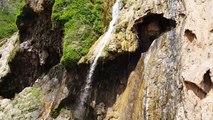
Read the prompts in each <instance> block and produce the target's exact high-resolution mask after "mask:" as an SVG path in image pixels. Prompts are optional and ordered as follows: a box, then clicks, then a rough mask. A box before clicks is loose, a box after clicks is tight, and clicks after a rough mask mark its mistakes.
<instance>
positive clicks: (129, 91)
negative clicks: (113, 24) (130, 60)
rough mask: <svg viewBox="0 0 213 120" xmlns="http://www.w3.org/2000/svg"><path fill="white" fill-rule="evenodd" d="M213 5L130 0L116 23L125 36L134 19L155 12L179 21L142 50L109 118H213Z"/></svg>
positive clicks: (107, 116)
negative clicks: (212, 70)
mask: <svg viewBox="0 0 213 120" xmlns="http://www.w3.org/2000/svg"><path fill="white" fill-rule="evenodd" d="M212 5H213V2H212V1H207V0H206V1H196V0H191V1H182V2H181V1H178V0H173V1H170V0H169V1H152V0H149V1H140V0H136V1H133V0H127V2H126V5H125V6H124V7H123V9H122V11H123V14H122V16H121V17H120V21H119V22H118V24H117V26H118V28H120V29H121V30H122V29H124V30H126V32H122V33H120V35H122V34H124V33H131V31H130V30H131V29H132V26H133V24H135V23H134V21H135V20H136V21H137V20H138V18H141V17H142V18H143V17H145V16H146V15H148V14H150V13H154V14H163V17H165V18H167V19H172V20H175V21H176V27H175V28H172V29H171V30H170V31H168V32H165V33H163V34H161V36H160V37H159V38H157V39H155V40H154V42H153V43H152V45H151V46H150V48H149V49H148V51H147V52H145V53H142V55H141V59H140V60H139V62H138V64H137V66H136V68H135V70H134V71H133V72H132V73H131V75H130V76H129V79H128V83H127V87H126V89H125V91H124V92H123V93H122V94H121V95H120V97H119V98H118V99H117V101H116V103H115V104H114V105H113V107H112V108H108V112H107V115H106V118H105V119H106V120H108V119H110V120H111V119H112V120H141V119H145V120H146V119H178V120H182V119H193V120H200V119H203V120H210V119H213V113H212V108H213V104H212V101H211V100H210V99H212V75H211V74H212V72H211V69H212V67H211V66H212V65H211V63H212V58H211V56H212V55H211V52H210V51H211V49H212V27H213V26H212V24H213V22H212V21H211V20H210V19H211V18H212V17H213V14H212V13H211V11H212ZM203 11H205V13H203ZM207 16H208V17H207ZM141 21H142V22H145V20H144V21H143V19H141ZM124 23H126V24H124ZM168 24H169V23H168ZM124 25H126V26H127V27H122V26H124ZM128 30H129V31H128ZM130 35H132V36H134V32H132V33H131V34H130ZM133 38H135V37H133ZM133 38H132V39H131V40H132V41H134V40H135V41H137V40H140V39H136V38H135V39H133ZM112 40H113V39H112ZM116 40H117V39H116ZM118 41H121V40H118ZM125 41H126V42H129V41H128V39H125ZM110 43H112V42H110ZM117 43H118V46H119V42H117ZM120 46H122V42H120ZM121 48H122V47H121ZM121 50H124V49H121Z"/></svg>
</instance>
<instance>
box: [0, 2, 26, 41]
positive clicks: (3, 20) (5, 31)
mask: <svg viewBox="0 0 213 120" xmlns="http://www.w3.org/2000/svg"><path fill="white" fill-rule="evenodd" d="M22 4H23V2H22V0H10V1H6V0H2V1H1V4H0V16H1V17H0V25H1V27H0V39H2V38H5V37H9V36H10V35H12V34H13V33H14V32H16V31H17V30H18V29H17V27H16V15H17V12H18V10H19V8H20V7H21V5H22Z"/></svg>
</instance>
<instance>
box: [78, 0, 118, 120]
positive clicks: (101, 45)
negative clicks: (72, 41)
mask: <svg viewBox="0 0 213 120" xmlns="http://www.w3.org/2000/svg"><path fill="white" fill-rule="evenodd" d="M121 7H122V2H121V0H116V2H115V4H114V5H113V8H112V21H111V22H110V24H109V29H108V30H107V32H106V34H105V35H104V37H103V38H102V39H101V41H100V42H99V43H98V46H97V49H96V50H95V51H94V53H93V55H94V57H95V59H94V60H93V62H92V64H91V66H90V70H89V73H88V75H87V78H86V84H85V86H84V89H83V92H82V93H81V94H80V102H79V104H78V107H77V109H76V111H75V115H76V117H77V118H79V117H82V116H83V114H84V103H85V102H86V99H87V97H88V95H89V93H90V92H89V91H90V88H91V83H92V76H93V73H94V71H95V68H96V65H97V61H98V58H99V57H100V55H101V53H102V51H103V50H104V48H105V46H106V44H107V42H108V41H109V37H110V36H111V34H112V33H113V32H114V24H115V22H116V21H117V18H118V15H119V12H120V9H121Z"/></svg>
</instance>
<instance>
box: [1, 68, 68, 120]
mask: <svg viewBox="0 0 213 120" xmlns="http://www.w3.org/2000/svg"><path fill="white" fill-rule="evenodd" d="M65 76H66V71H65V70H64V68H63V66H61V65H57V66H54V67H53V68H52V69H51V70H50V71H49V73H48V74H46V75H44V76H43V77H41V78H39V79H37V80H36V82H35V84H34V85H33V86H32V87H27V88H25V89H24V90H23V91H22V92H21V93H19V94H17V95H16V96H15V98H14V99H12V100H10V99H1V100H0V110H1V112H0V119H6V120H20V119H33V120H36V119H42V120H43V119H53V118H52V117H51V114H52V111H53V110H54V109H56V108H57V107H58V105H59V104H60V102H61V101H62V100H63V99H64V98H65V97H66V96H67V95H68V94H69V91H68V89H67V86H66V84H65V83H66V80H67V79H66V77H65ZM66 113H67V112H66ZM63 114H64V113H63ZM63 116H64V118H66V116H65V115H61V117H63ZM67 118H71V115H69V117H67Z"/></svg>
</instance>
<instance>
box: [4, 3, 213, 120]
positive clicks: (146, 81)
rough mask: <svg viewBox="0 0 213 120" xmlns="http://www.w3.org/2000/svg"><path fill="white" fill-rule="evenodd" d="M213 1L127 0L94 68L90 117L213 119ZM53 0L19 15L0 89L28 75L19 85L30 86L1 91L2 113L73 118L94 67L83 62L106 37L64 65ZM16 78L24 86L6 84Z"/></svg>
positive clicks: (114, 119)
mask: <svg viewBox="0 0 213 120" xmlns="http://www.w3.org/2000/svg"><path fill="white" fill-rule="evenodd" d="M212 5H213V1H210V0H202V1H197V0H190V1H186V0H183V1H179V0H167V1H166V0H161V1H160V0H124V1H123V7H122V9H121V13H120V15H119V19H118V21H117V23H116V24H115V28H116V30H115V32H114V34H113V35H112V36H111V37H110V42H109V43H108V45H107V47H106V48H105V51H104V52H103V54H102V57H101V62H100V61H99V64H98V65H97V68H96V70H95V72H94V76H93V83H92V89H91V94H90V95H89V97H88V99H87V101H86V102H85V106H86V107H85V109H86V113H85V116H86V118H87V119H98V120H102V119H105V120H149V119H163V120H167V119H168V120H173V119H177V120H185V119H190V120H191V119H192V120H200V119H202V120H211V119H213V102H212V98H213V90H212V84H213V81H212V69H213V68H212V63H213V58H212V56H213V55H212V52H211V50H212V41H213V39H212V38H213V34H212V33H213V23H212V21H211V20H212V18H213V14H211V11H212V9H213V6H212ZM51 6H52V3H51V2H48V1H45V0H40V1H39V2H36V1H27V6H25V8H24V11H25V12H24V13H23V14H22V16H19V20H18V25H19V26H18V27H19V29H20V45H19V47H18V49H17V52H16V55H15V56H14V59H13V60H12V61H11V62H10V63H9V65H10V67H11V73H10V74H7V75H8V76H7V75H6V77H3V79H2V82H1V83H0V88H1V89H0V94H1V95H2V96H3V97H7V96H5V95H8V93H13V94H14V93H15V92H14V90H17V88H19V87H20V86H19V85H20V84H21V85H22V83H25V82H26V81H27V83H26V84H24V86H23V87H22V86H21V88H20V89H19V91H21V90H22V89H23V88H24V87H26V86H28V85H29V84H28V83H31V84H33V85H31V87H27V88H25V89H24V90H23V91H22V92H21V93H19V94H17V95H16V96H15V97H14V99H11V100H10V99H6V98H3V97H0V99H1V100H0V119H5V118H6V119H21V118H22V119H58V120H60V119H73V110H75V108H76V104H77V103H78V101H79V99H78V96H79V95H80V93H81V91H82V87H81V86H83V85H84V82H85V77H86V74H87V71H88V67H89V66H88V64H85V63H89V61H90V60H91V59H93V58H92V57H91V56H92V54H93V51H94V50H95V48H96V47H97V46H96V45H97V43H98V42H99V41H100V39H101V37H102V36H101V37H100V38H99V40H97V41H96V43H95V44H94V45H93V46H92V48H91V49H90V52H89V53H88V54H87V55H86V56H84V57H83V58H82V59H81V60H80V61H79V63H81V64H79V65H78V66H73V67H72V68H69V69H67V70H66V69H65V68H64V67H63V66H62V65H60V64H58V63H59V58H60V57H61V46H60V44H61V42H62V41H61V36H63V35H62V33H61V32H62V30H61V29H54V30H52V29H51V28H52V27H51V20H50V14H51V12H50V11H51V9H50V8H51ZM29 13H30V14H29ZM29 15H30V17H29ZM29 21H30V22H29ZM40 26H44V27H42V28H41V27H40ZM58 27H59V28H60V26H58ZM58 33H59V34H58ZM47 36H48V37H47ZM10 42H12V43H14V41H13V40H10ZM7 43H8V44H9V41H6V42H5V43H4V44H3V45H2V48H3V46H4V45H5V46H6V45H8V44H7ZM12 47H14V46H12ZM4 52H5V51H4ZM1 53H2V52H1ZM2 55H3V54H2ZM1 60H3V57H2V58H1ZM5 60H6V59H5ZM56 64H58V65H56ZM6 68H7V67H6ZM0 70H1V69H0ZM2 70H3V69H2ZM22 79H23V80H22ZM35 80H36V82H35V83H34V81H35ZM5 81H9V82H5ZM14 81H16V82H14ZM16 83H17V86H19V87H15V88H12V90H10V89H9V90H8V89H6V88H11V86H13V85H14V84H16ZM4 90H6V91H4ZM10 91H12V92H10ZM3 93H5V94H3ZM6 93H7V94H6ZM9 96H13V95H9Z"/></svg>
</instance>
